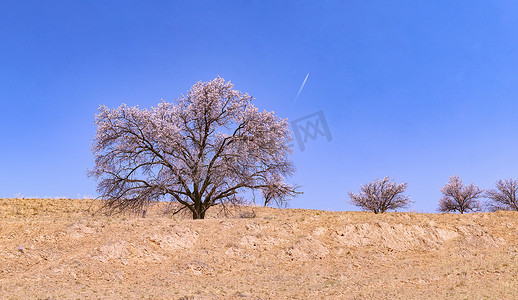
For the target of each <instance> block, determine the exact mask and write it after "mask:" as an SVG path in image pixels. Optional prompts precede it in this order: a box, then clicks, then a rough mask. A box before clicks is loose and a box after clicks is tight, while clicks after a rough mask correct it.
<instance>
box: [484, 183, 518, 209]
mask: <svg viewBox="0 0 518 300" xmlns="http://www.w3.org/2000/svg"><path fill="white" fill-rule="evenodd" d="M517 194H518V180H516V179H505V180H498V182H497V183H496V189H493V190H488V191H486V197H487V198H488V199H489V201H488V208H489V210H491V211H497V210H514V211H518V195H517Z"/></svg>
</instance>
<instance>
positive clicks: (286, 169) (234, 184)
mask: <svg viewBox="0 0 518 300" xmlns="http://www.w3.org/2000/svg"><path fill="white" fill-rule="evenodd" d="M252 100H253V98H252V97H251V96H249V95H248V94H244V93H241V92H239V91H237V90H234V89H233V85H232V84H231V83H230V82H229V81H227V82H226V81H225V80H224V79H223V78H220V77H217V78H216V79H214V80H212V81H210V82H198V83H196V84H195V85H194V86H193V87H192V88H191V89H190V91H189V92H188V93H187V95H186V96H183V95H182V96H181V97H180V98H179V99H177V100H176V101H175V102H174V103H167V102H164V101H162V103H160V104H158V106H157V107H152V108H151V109H139V108H138V107H128V106H126V105H125V104H123V105H121V106H120V107H118V108H116V109H109V108H107V107H105V106H100V108H99V112H98V114H97V115H96V120H95V123H96V125H97V134H96V136H95V139H94V143H93V152H94V155H95V168H94V169H93V170H91V171H90V175H91V176H94V177H95V178H96V179H97V180H98V181H99V183H98V192H99V193H100V195H101V198H103V199H104V200H105V201H106V202H105V203H106V206H107V207H108V208H110V209H111V210H112V211H123V210H127V209H133V210H141V209H142V208H143V207H144V206H146V205H148V204H150V203H152V202H154V201H159V200H166V201H173V202H178V203H180V204H181V206H180V208H179V210H177V211H176V212H178V211H180V210H183V209H188V210H189V211H190V212H192V216H193V219H203V218H204V217H205V213H206V211H207V210H208V209H209V208H210V207H212V206H215V205H223V206H224V205H226V204H240V203H242V201H243V197H241V196H239V195H240V194H241V195H242V194H243V193H244V192H245V191H246V190H255V189H260V190H265V189H266V190H271V192H272V193H274V194H275V197H277V198H279V197H290V196H294V195H295V192H296V187H293V186H291V185H289V184H287V183H285V182H284V181H283V180H281V179H284V178H286V177H288V176H291V175H292V174H293V172H294V167H293V163H292V162H291V161H290V160H289V159H288V156H289V154H291V153H292V150H291V148H290V147H289V146H288V145H289V143H290V141H291V140H292V138H291V134H290V130H289V125H288V122H287V120H286V119H280V118H278V117H277V116H276V115H275V114H274V113H273V112H267V111H263V112H260V111H259V110H258V109H257V108H256V107H255V106H254V105H253V104H252ZM271 178H277V179H278V180H276V181H275V182H276V185H274V186H272V185H271ZM284 199H286V198H284Z"/></svg>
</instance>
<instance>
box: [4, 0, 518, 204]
mask: <svg viewBox="0 0 518 300" xmlns="http://www.w3.org/2000/svg"><path fill="white" fill-rule="evenodd" d="M0 41H1V42H0V111H1V113H2V114H1V116H2V117H1V118H0V141H1V142H0V166H1V167H0V197H14V196H17V195H20V196H25V197H31V196H32V197H36V196H39V197H60V196H66V197H74V198H75V197H83V196H96V192H95V185H96V184H95V182H94V181H93V180H92V179H90V178H88V177H87V176H86V171H87V169H89V168H91V167H92V166H93V156H92V154H91V152H90V148H91V141H92V138H93V136H94V133H95V126H94V124H93V121H94V114H95V113H96V111H97V107H98V106H99V105H100V104H105V105H107V106H109V107H116V106H118V105H120V104H121V103H123V102H124V103H126V104H128V105H140V106H141V107H149V106H153V105H156V104H157V103H158V102H159V101H160V99H162V98H163V99H165V100H173V99H175V98H177V97H178V96H179V95H180V94H181V93H185V92H186V91H187V90H188V89H189V88H190V86H191V85H192V84H194V83H195V82H196V81H198V80H203V81H207V80H211V79H213V78H214V77H216V76H217V75H220V76H222V77H223V78H225V79H227V80H231V81H232V82H233V83H234V84H235V86H236V88H237V89H239V90H242V91H245V92H248V93H250V94H251V95H253V96H254V97H255V98H256V105H257V106H258V107H260V108H261V109H267V110H273V111H275V112H276V113H277V114H278V115H280V116H282V117H287V118H289V120H294V119H298V118H301V117H304V116H306V115H309V114H312V113H314V112H317V111H323V113H324V114H325V117H326V119H327V122H328V125H329V130H330V132H331V134H332V140H331V141H329V142H328V141H327V140H326V139H325V138H324V137H322V136H320V137H318V138H317V139H315V140H309V141H308V142H307V143H306V144H305V146H306V149H305V150H304V151H300V150H299V149H296V150H295V155H294V156H293V159H294V162H295V164H296V166H297V169H298V171H297V174H296V176H295V177H293V178H292V181H293V182H296V183H298V184H301V185H302V186H303V190H304V192H305V194H304V195H303V196H301V197H300V198H298V199H296V200H295V201H293V202H292V204H291V206H292V207H297V208H317V209H328V210H355V209H356V208H355V207H353V206H351V205H349V204H347V203H346V200H347V199H348V196H347V192H348V191H357V190H358V188H359V186H360V185H361V184H363V183H365V182H367V181H370V180H372V179H374V178H376V177H383V176H386V175H388V176H392V177H393V178H395V179H396V180H397V181H406V182H408V184H409V188H408V194H409V195H410V196H411V198H412V199H413V200H414V201H415V203H414V204H413V206H412V207H411V208H410V210H413V211H418V212H421V211H423V212H433V211H435V209H436V207H437V201H438V199H439V198H440V192H439V189H440V187H441V186H442V185H444V184H445V183H446V182H447V181H448V177H449V176H451V175H454V174H458V175H459V176H461V178H462V179H464V181H465V182H474V183H475V184H478V185H480V186H481V187H483V188H488V187H492V186H493V185H494V183H495V181H496V180H498V179H499V178H509V177H515V178H516V177H518V160H517V159H516V157H517V152H518V151H517V149H518V141H517V137H518V130H517V129H518V122H517V119H518V104H517V103H518V101H517V100H518V84H517V83H518V4H516V2H513V1H339V2H338V1H337V2H332V1H308V2H302V1H226V2H224V1H210V3H206V2H198V3H195V2H194V1H192V2H191V1H185V2H183V3H182V2H179V1H2V2H0ZM308 73H309V77H308V79H307V82H306V84H305V87H304V88H303V90H302V92H301V93H300V96H299V98H298V99H297V101H296V103H295V105H292V103H293V102H294V98H295V96H296V94H297V91H298V90H299V88H300V86H301V84H302V82H303V80H304V78H305V77H306V74H308Z"/></svg>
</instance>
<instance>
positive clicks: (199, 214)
mask: <svg viewBox="0 0 518 300" xmlns="http://www.w3.org/2000/svg"><path fill="white" fill-rule="evenodd" d="M205 211H206V210H205V209H204V207H203V205H202V204H201V203H200V204H199V205H194V209H193V210H192V219H193V220H199V219H205Z"/></svg>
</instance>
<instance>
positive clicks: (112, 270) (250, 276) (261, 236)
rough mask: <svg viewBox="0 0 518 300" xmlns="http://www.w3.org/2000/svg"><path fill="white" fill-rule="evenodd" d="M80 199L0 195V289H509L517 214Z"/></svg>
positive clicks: (454, 294)
mask: <svg viewBox="0 0 518 300" xmlns="http://www.w3.org/2000/svg"><path fill="white" fill-rule="evenodd" d="M91 204H92V202H91V201H88V200H67V199H59V200H56V199H31V200H23V199H0V263H1V265H2V267H1V268H0V298H2V299H26V298H43V299H45V298H50V299H62V298H94V299H98V298H99V299H120V298H139V299H140V298H144V299H181V298H182V297H183V299H246V298H250V299H431V298H433V299H516V298H518V276H517V273H518V260H517V259H518V256H517V255H518V244H517V242H518V231H517V230H516V228H517V227H518V213H512V212H497V213H491V214H490V213H480V214H468V215H450V214H417V213H387V214H382V215H374V214H372V213H366V212H324V211H315V210H301V209H283V210H280V209H272V208H254V213H255V217H254V218H240V216H243V215H247V214H246V213H247V212H251V210H252V209H251V208H247V207H243V208H239V209H238V210H237V211H234V212H233V216H227V217H224V216H222V215H217V214H213V215H210V216H209V219H206V220H198V221H193V220H189V219H188V218H187V217H185V216H175V217H170V216H164V215H163V214H162V211H164V210H166V209H167V208H166V207H164V206H163V205H162V206H160V207H159V206H156V207H153V208H151V209H149V210H148V212H147V214H146V218H141V217H138V216H136V215H134V214H126V215H116V216H106V215H102V214H95V215H92V214H91V212H89V211H88V208H89V206H90V205H91ZM96 205H98V203H93V206H92V207H93V208H95V207H96ZM250 215H252V214H250Z"/></svg>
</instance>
